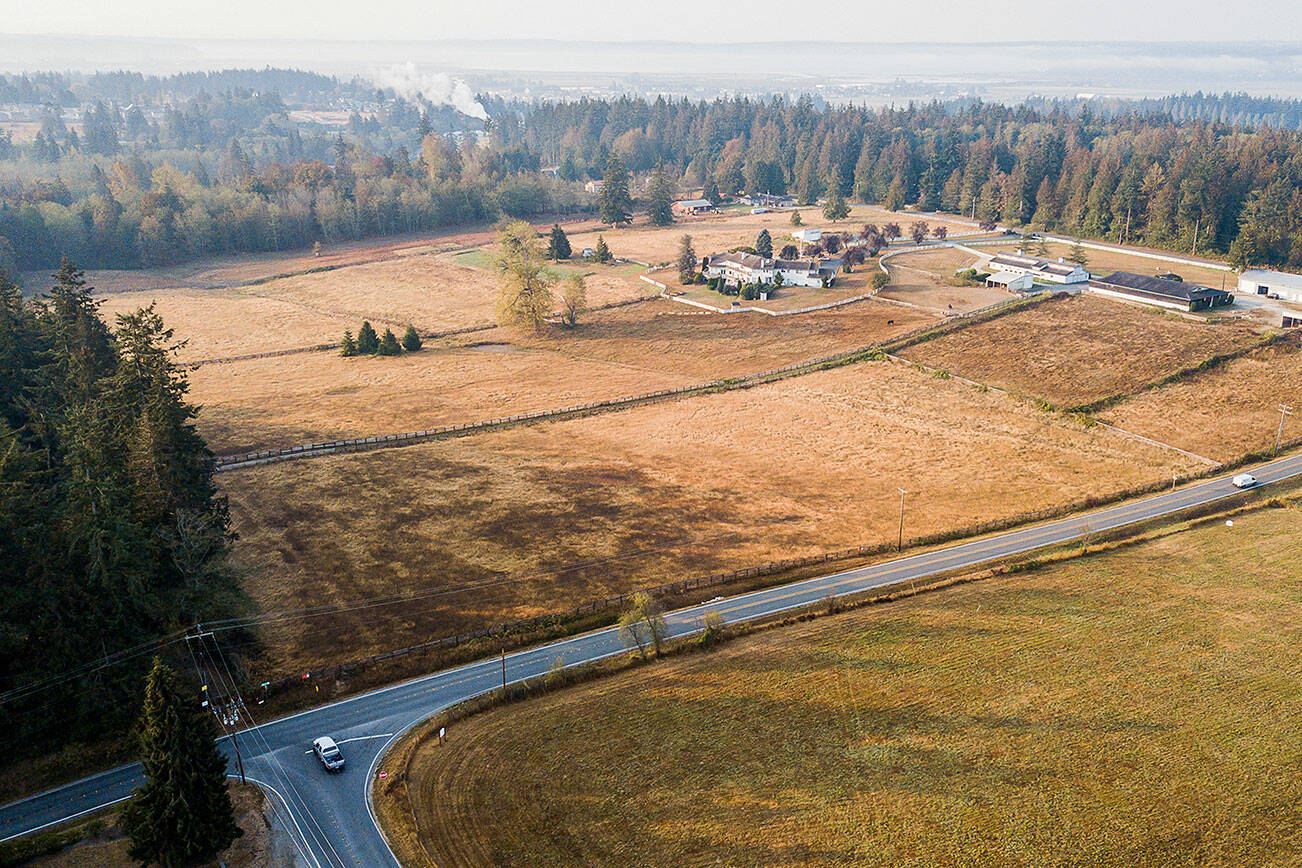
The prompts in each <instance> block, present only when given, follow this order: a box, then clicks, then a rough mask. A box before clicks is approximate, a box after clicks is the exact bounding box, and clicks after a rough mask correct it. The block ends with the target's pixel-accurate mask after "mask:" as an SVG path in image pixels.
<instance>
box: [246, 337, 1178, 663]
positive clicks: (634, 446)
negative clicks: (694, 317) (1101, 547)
mask: <svg viewBox="0 0 1302 868" xmlns="http://www.w3.org/2000/svg"><path fill="white" fill-rule="evenodd" d="M1194 466H1197V465H1195V463H1193V462H1191V461H1188V460H1186V459H1184V458H1182V457H1181V456H1179V455H1176V454H1174V453H1170V452H1168V451H1166V450H1161V449H1158V448H1156V447H1151V446H1148V445H1145V444H1143V443H1140V442H1137V441H1135V440H1133V439H1129V438H1125V437H1122V436H1120V435H1117V434H1113V433H1112V432H1109V431H1107V430H1106V429H1103V428H1094V429H1087V428H1085V427H1084V426H1082V425H1080V424H1078V423H1075V422H1071V421H1067V420H1063V419H1061V418H1060V417H1057V416H1054V415H1052V414H1047V413H1043V412H1040V411H1038V410H1036V409H1034V408H1032V407H1030V406H1028V405H1027V404H1025V403H1023V402H1020V401H1017V400H1014V399H1011V398H1009V397H1007V396H1004V395H1001V394H999V393H996V392H990V391H981V390H979V389H976V388H973V387H971V386H968V385H965V384H962V383H960V382H958V381H956V380H941V379H937V378H934V377H931V376H928V375H926V374H923V373H921V372H919V371H917V370H915V369H913V368H910V367H906V366H901V365H897V364H894V363H890V362H875V363H873V362H869V363H861V364H857V365H852V366H847V367H843V368H838V369H834V370H831V371H824V372H821V373H816V374H810V375H807V376H803V377H799V378H796V379H793V380H786V381H782V382H779V383H774V384H771V385H767V386H759V387H755V388H752V389H745V390H738V391H734V392H727V393H721V394H715V395H710V396H704V397H698V398H693V399H690V400H683V401H676V402H669V403H665V404H658V405H651V406H646V407H642V408H637V409H633V410H628V411H625V412H620V413H613V414H608V415H603V416H595V417H590V418H585V419H578V420H573V421H568V422H559V423H551V424H542V425H535V426H531V427H528V428H518V429H510V430H505V431H499V432H494V433H489V434H484V435H478V436H473V437H467V438H462V439H457V440H449V441H441V442H436V443H430V444H424V445H419V446H413V447H408V448H403V449H394V450H387V451H383V452H375V453H363V454H357V455H343V456H330V457H323V458H317V459H313V460H310V461H301V462H292V463H287V464H280V465H267V466H264V467H257V468H252V469H248V470H240V471H234V472H231V473H227V474H223V475H222V477H221V481H222V486H223V488H224V490H225V491H226V493H227V494H228V495H229V496H230V499H231V504H232V514H233V516H234V521H235V529H236V530H237V531H238V532H239V534H240V540H239V542H238V543H237V549H236V552H237V555H238V557H239V560H240V561H241V562H242V564H243V565H244V566H245V568H246V569H247V570H248V578H247V579H246V582H245V587H246V589H247V591H248V592H249V593H250V594H251V596H252V597H253V599H254V600H255V601H256V602H257V604H258V606H259V608H260V609H261V610H262V611H264V612H268V611H279V610H293V609H298V608H300V607H303V606H316V605H322V604H335V605H343V604H345V603H348V602H349V601H355V600H360V599H364V598H369V597H373V596H375V595H381V594H395V593H398V594H415V593H420V594H421V595H422V599H420V600H419V601H418V602H412V603H404V604H402V605H400V606H390V607H380V608H374V609H360V610H348V611H341V612H338V613H334V614H331V615H329V616H325V617H318V618H312V619H308V620H304V621H293V622H288V623H286V624H282V625H279V626H274V627H270V626H269V627H267V628H266V629H265V631H264V633H263V638H264V639H265V641H266V642H267V645H266V648H267V659H266V660H265V661H264V662H263V664H262V665H264V666H265V667H266V668H267V669H269V670H272V671H274V672H277V673H283V672H285V671H293V670H295V669H299V668H303V667H307V668H314V667H316V666H319V665H323V664H329V663H334V662H339V661H340V660H344V659H348V658H350V657H356V656H359V655H364V654H368V653H372V652H376V651H380V650H384V649H388V648H393V647H400V646H403V645H407V644H411V643H413V642H415V641H421V640H425V639H429V638H432V637H435V636H440V635H444V634H449V633H453V632H458V631H461V630H466V629H475V628H478V627H481V626H484V625H487V624H491V623H495V622H498V621H502V620H510V619H514V618H519V617H528V616H531V615H535V614H540V613H544V612H549V611H554V610H558V609H565V608H567V607H571V606H574V605H576V604H579V603H582V602H586V601H588V600H591V599H593V598H600V597H604V596H606V595H609V594H611V593H617V592H622V591H627V590H630V589H633V588H638V587H645V586H650V585H655V584H659V583H662V582H665V581H669V580H677V579H681V578H684V577H687V576H694V575H697V574H705V573H709V572H713V571H717V570H723V569H733V568H737V567H741V566H746V565H751V564H756V563H763V562H766V561H769V560H773V559H780V558H789V557H799V556H802V555H807V554H813V553H817V552H821V551H828V550H834V549H840V548H844V547H847V546H851V545H858V544H865V543H868V544H871V543H879V542H882V541H884V540H886V539H894V537H895V534H896V532H897V522H898V520H899V515H898V511H899V493H898V490H897V489H898V488H900V487H903V488H907V489H908V490H909V492H910V494H909V495H908V497H907V503H906V514H905V532H906V535H910V536H912V535H922V534H928V533H933V532H938V531H944V530H949V529H955V528H960V527H966V526H969V525H971V524H972V523H974V522H982V521H988V520H992V519H996V518H1001V517H1004V516H1007V515H1009V514H1011V513H1016V512H1021V511H1025V510H1033V509H1039V508H1043V507H1051V506H1055V505H1061V504H1066V503H1069V502H1073V501H1076V500H1077V499H1079V498H1082V497H1086V496H1090V495H1104V494H1107V493H1109V492H1113V491H1116V490H1119V489H1123V488H1128V487H1130V486H1134V485H1138V484H1142V483H1145V482H1150V481H1153V480H1155V479H1160V478H1163V477H1164V476H1165V475H1166V474H1167V473H1169V472H1170V469H1171V468H1176V469H1180V470H1182V471H1183V470H1189V469H1192V468H1193V467H1194Z"/></svg>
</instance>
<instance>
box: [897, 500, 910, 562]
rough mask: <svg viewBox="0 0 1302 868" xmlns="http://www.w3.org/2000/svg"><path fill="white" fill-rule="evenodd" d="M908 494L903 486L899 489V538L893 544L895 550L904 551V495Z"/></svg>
mask: <svg viewBox="0 0 1302 868" xmlns="http://www.w3.org/2000/svg"><path fill="white" fill-rule="evenodd" d="M906 494H908V492H907V491H905V490H904V489H903V488H901V489H900V539H899V542H897V543H896V544H895V550H896V551H897V552H902V551H904V495H906Z"/></svg>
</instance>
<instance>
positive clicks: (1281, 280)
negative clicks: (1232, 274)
mask: <svg viewBox="0 0 1302 868" xmlns="http://www.w3.org/2000/svg"><path fill="white" fill-rule="evenodd" d="M1239 280H1252V281H1257V282H1260V283H1271V284H1274V285H1275V286H1287V287H1288V288H1289V289H1302V274H1291V273H1289V272H1287V271H1271V270H1269V269H1266V268H1249V269H1248V270H1247V271H1245V272H1243V273H1242V274H1240V275H1239Z"/></svg>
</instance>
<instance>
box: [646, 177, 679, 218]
mask: <svg viewBox="0 0 1302 868" xmlns="http://www.w3.org/2000/svg"><path fill="white" fill-rule="evenodd" d="M649 198H650V202H649V203H648V205H647V215H648V216H649V217H650V218H651V223H652V225H654V226H669V225H671V224H672V223H673V222H674V202H673V194H672V193H671V192H670V191H669V179H668V178H666V177H665V170H664V168H663V167H662V168H658V169H656V173H655V174H654V175H653V176H652V177H651V190H650V196H649Z"/></svg>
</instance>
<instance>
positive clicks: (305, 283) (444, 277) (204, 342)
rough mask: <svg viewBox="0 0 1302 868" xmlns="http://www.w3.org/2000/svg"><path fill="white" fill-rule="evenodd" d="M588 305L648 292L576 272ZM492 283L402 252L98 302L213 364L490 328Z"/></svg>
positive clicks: (478, 271)
mask: <svg viewBox="0 0 1302 868" xmlns="http://www.w3.org/2000/svg"><path fill="white" fill-rule="evenodd" d="M582 270H583V272H584V273H586V274H587V275H588V276H587V285H588V303H589V304H590V305H592V306H594V307H595V306H598V305H603V304H609V303H611V302H619V301H627V300H629V299H632V298H639V297H644V296H649V295H654V294H655V293H656V292H658V290H657V289H656V288H655V287H653V286H651V285H650V284H648V283H646V282H644V281H641V280H639V279H638V278H637V275H636V274H632V273H629V272H628V270H627V269H621V268H616V267H611V266H604V265H591V266H585V267H584V268H583V269H582ZM497 285H498V284H497V277H496V275H494V274H493V273H492V272H491V271H489V270H486V269H485V268H480V267H474V266H470V265H464V264H461V263H460V262H458V261H457V260H456V258H455V256H454V255H453V254H447V253H441V254H432V255H429V256H404V257H399V258H395V259H386V260H383V261H379V262H371V263H366V264H362V265H354V266H349V267H347V268H339V269H336V270H334V271H326V272H321V273H316V274H302V275H297V276H294V277H285V278H280V279H277V280H271V281H268V282H266V283H261V284H256V285H252V286H243V287H236V288H230V289H203V290H198V289H169V290H159V291H141V292H122V293H116V294H113V295H107V296H104V297H103V302H104V303H103V305H102V306H101V308H100V309H101V311H102V312H103V314H104V315H105V316H106V317H109V318H110V319H111V318H112V316H113V315H114V314H116V313H120V312H125V311H130V310H134V309H136V308H137V307H141V306H142V305H146V304H149V303H150V302H151V301H152V302H155V304H156V305H157V309H158V311H159V313H160V314H161V315H162V317H163V320H164V321H165V322H166V323H167V324H168V325H169V326H170V327H171V328H173V329H175V331H176V334H177V337H178V338H183V339H188V340H189V342H190V343H189V345H188V346H187V347H186V348H185V349H184V351H183V352H182V353H181V356H180V357H181V358H182V359H186V360H197V359H210V358H222V357H226V356H233V355H243V354H246V353H259V352H268V351H272V350H281V349H288V348H292V347H302V346H312V345H314V344H320V343H328V342H335V341H338V340H339V339H340V337H341V336H342V335H343V333H344V330H345V329H349V330H351V331H352V332H353V334H356V333H357V329H358V327H359V326H360V325H361V323H362V320H364V319H369V320H370V321H371V323H372V324H373V325H374V326H375V327H376V328H377V329H378V330H380V331H381V332H382V331H383V330H384V329H385V328H386V327H389V328H392V329H393V330H394V331H395V332H396V333H397V334H399V335H401V334H402V330H403V329H405V328H406V326H407V325H408V324H409V323H410V324H412V325H415V326H416V328H418V329H420V330H421V331H423V332H433V331H447V330H450V329H457V328H463V327H465V326H473V325H486V324H492V323H493V321H494V318H495V315H496V305H497V292H498V290H497Z"/></svg>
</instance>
